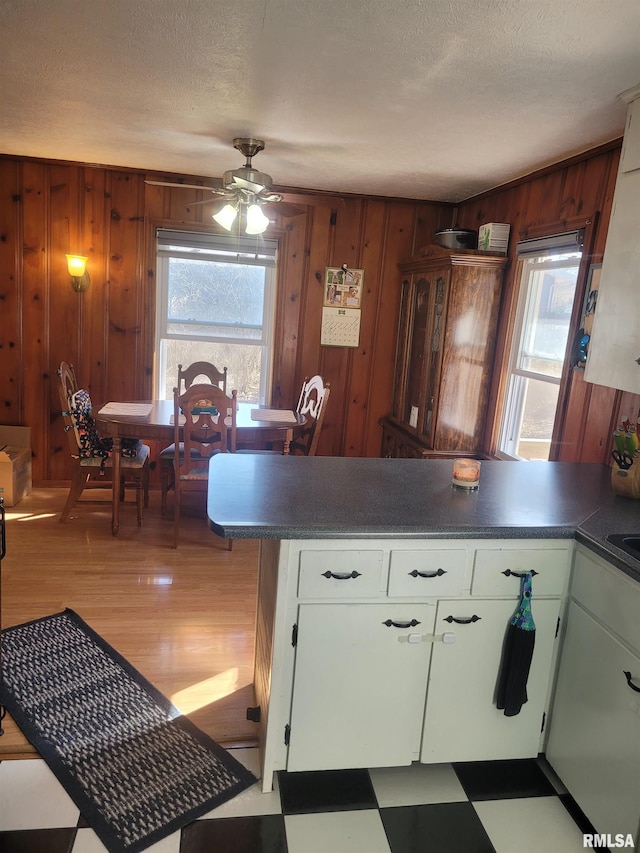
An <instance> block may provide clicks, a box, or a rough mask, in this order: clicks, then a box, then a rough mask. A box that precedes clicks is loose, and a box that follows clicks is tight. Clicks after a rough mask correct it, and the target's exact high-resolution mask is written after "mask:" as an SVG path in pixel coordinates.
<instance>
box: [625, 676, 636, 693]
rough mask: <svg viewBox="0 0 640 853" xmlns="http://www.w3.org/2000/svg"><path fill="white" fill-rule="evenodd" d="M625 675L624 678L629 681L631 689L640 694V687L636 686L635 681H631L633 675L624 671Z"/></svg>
mask: <svg viewBox="0 0 640 853" xmlns="http://www.w3.org/2000/svg"><path fill="white" fill-rule="evenodd" d="M623 674H624V677H625V678H626V679H627V684H628V685H629V687H630V688H631V689H632V690H635V691H636V693H640V687H636V686H635V684H634V683H633V681H632V680H631V673H630V672H624V671H623Z"/></svg>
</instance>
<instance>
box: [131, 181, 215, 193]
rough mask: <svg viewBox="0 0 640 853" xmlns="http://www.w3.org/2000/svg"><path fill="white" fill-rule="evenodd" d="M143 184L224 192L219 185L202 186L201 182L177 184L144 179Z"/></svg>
mask: <svg viewBox="0 0 640 853" xmlns="http://www.w3.org/2000/svg"><path fill="white" fill-rule="evenodd" d="M145 184H149V185H150V186H152V187H175V189H178V190H208V191H209V192H211V193H216V194H220V193H224V192H225V190H223V189H222V188H220V187H203V186H202V184H179V183H176V182H171V181H148V180H145Z"/></svg>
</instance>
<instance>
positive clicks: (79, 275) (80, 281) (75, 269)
mask: <svg viewBox="0 0 640 853" xmlns="http://www.w3.org/2000/svg"><path fill="white" fill-rule="evenodd" d="M65 257H66V259H67V267H68V269H69V275H70V276H71V287H73V289H74V290H75V291H76V293H84V292H85V290H88V288H89V282H90V279H89V273H88V272H87V261H88V258H85V257H84V256H83V255H65Z"/></svg>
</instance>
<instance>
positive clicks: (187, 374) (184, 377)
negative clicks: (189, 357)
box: [178, 361, 227, 394]
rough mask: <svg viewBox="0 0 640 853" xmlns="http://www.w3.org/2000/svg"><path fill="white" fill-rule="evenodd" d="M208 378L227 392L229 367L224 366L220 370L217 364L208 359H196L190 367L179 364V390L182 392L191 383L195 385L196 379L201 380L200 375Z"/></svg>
mask: <svg viewBox="0 0 640 853" xmlns="http://www.w3.org/2000/svg"><path fill="white" fill-rule="evenodd" d="M202 376H204V377H206V379H207V380H208V381H209V382H210V383H211V384H212V385H217V386H218V387H219V388H222V390H223V391H224V393H225V394H226V393H227V368H226V367H223V368H222V370H219V369H218V368H217V367H216V366H215V364H211V363H210V362H208V361H194V362H193V364H190V365H189V366H188V367H185V368H184V369H183V367H182V365H181V364H179V365H178V391H179V392H180V393H181V394H182V392H183V391H186V390H187V388H189V387H190V386H191V385H194V384H195V382H196V379H197V380H199V381H201V379H200V377H202Z"/></svg>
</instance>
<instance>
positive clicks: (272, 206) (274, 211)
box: [263, 201, 305, 219]
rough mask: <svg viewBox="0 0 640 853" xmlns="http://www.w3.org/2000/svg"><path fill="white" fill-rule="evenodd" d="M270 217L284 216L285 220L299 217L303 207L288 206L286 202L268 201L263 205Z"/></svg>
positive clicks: (303, 210)
mask: <svg viewBox="0 0 640 853" xmlns="http://www.w3.org/2000/svg"><path fill="white" fill-rule="evenodd" d="M263 206H264V207H265V208H266V210H267V211H268V212H269V213H270V214H271V216H284V217H285V219H287V218H288V217H289V216H300V214H301V213H304V212H305V209H304V207H300V206H299V205H296V204H288V203H287V202H286V201H269V202H267V203H266V204H265V205H263Z"/></svg>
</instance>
